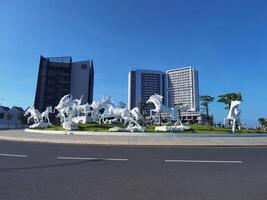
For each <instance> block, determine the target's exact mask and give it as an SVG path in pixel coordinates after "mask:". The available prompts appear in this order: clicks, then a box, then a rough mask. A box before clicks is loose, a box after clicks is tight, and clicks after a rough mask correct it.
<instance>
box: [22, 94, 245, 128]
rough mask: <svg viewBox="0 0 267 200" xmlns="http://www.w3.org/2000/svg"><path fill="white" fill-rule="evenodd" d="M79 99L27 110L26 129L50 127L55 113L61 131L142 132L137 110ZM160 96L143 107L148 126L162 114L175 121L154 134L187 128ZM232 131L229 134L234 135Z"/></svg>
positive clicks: (234, 113) (233, 113) (234, 116)
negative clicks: (94, 127)
mask: <svg viewBox="0 0 267 200" xmlns="http://www.w3.org/2000/svg"><path fill="white" fill-rule="evenodd" d="M82 98H83V97H82V96H81V98H80V99H74V98H73V96H72V95H70V94H68V95H65V96H63V97H62V98H61V99H60V101H59V103H58V105H57V106H55V107H54V109H53V108H52V106H49V107H47V108H46V110H45V111H44V112H42V113H40V112H39V111H38V110H37V109H35V108H34V106H31V107H29V108H28V109H27V110H26V112H25V114H24V116H27V115H29V117H28V119H27V122H28V123H30V122H31V121H33V124H32V125H31V126H30V128H47V127H50V126H52V124H51V122H50V120H49V114H50V113H55V114H56V115H55V116H56V117H57V118H59V119H60V123H61V125H62V127H63V128H64V129H65V130H77V129H78V124H86V123H99V124H102V123H103V124H112V123H122V124H123V125H124V127H125V128H121V127H114V128H111V129H109V131H130V132H145V130H146V120H145V118H144V117H143V116H142V114H141V113H140V111H139V108H138V107H135V108H133V109H132V110H129V109H127V108H122V107H116V106H115V105H114V104H113V103H112V101H111V97H104V98H103V99H102V100H100V101H93V102H92V104H89V103H86V104H82ZM162 100H163V97H162V96H161V95H158V94H154V95H152V96H151V97H150V98H149V99H148V100H147V102H146V103H147V104H153V105H154V109H151V110H150V119H151V121H150V122H151V123H155V124H157V123H158V121H157V119H160V114H161V113H166V114H167V115H168V116H169V119H170V121H172V122H175V124H174V125H173V126H166V125H165V126H156V128H155V130H156V131H176V130H187V129H190V127H188V126H184V125H183V124H182V122H181V119H180V118H179V117H178V114H177V108H170V107H167V106H165V105H164V104H163V102H162ZM239 105H240V102H239V103H238V102H236V101H234V102H232V104H231V108H230V111H229V114H228V116H227V120H231V121H232V124H233V126H236V123H238V122H239V121H240V117H239V116H240V110H239V109H238V106H239ZM186 109H187V106H184V107H180V110H182V111H186ZM234 130H235V129H234V128H233V132H234Z"/></svg>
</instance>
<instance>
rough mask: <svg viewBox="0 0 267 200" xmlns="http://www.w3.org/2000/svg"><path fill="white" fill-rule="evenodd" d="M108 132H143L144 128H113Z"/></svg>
mask: <svg viewBox="0 0 267 200" xmlns="http://www.w3.org/2000/svg"><path fill="white" fill-rule="evenodd" d="M108 131H109V132H145V131H146V128H145V127H142V126H128V127H127V128H122V127H117V126H116V127H113V128H110V129H109V130H108Z"/></svg>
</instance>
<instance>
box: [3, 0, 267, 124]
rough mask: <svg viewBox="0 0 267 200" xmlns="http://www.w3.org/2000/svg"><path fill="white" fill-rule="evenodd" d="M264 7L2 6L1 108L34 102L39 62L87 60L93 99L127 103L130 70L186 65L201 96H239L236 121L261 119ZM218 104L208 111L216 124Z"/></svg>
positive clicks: (49, 1) (137, 0) (99, 2)
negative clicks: (195, 73) (61, 58)
mask: <svg viewBox="0 0 267 200" xmlns="http://www.w3.org/2000/svg"><path fill="white" fill-rule="evenodd" d="M266 10H267V1H265V0H262V1H260V0H250V1H246V0H220V1H218V0H201V1H200V0H176V1H170V0H161V1H157V0H146V1H145V0H106V1H103V0H95V1H90V0H84V1H82V0H75V1H73V0H27V1H23V0H1V1H0V26H1V27H0V99H2V98H3V99H4V100H2V101H0V102H1V103H2V104H3V105H7V106H12V105H18V106H22V107H24V108H25V107H27V106H28V105H30V104H32V103H33V100H34V95H35V88H36V79H37V72H38V64H39V58H40V55H43V56H51V57H53V56H67V55H70V56H72V58H73V60H74V61H78V60H83V59H93V60H94V64H95V88H94V99H100V98H101V97H102V96H103V95H111V96H112V98H113V100H114V101H115V102H116V101H119V100H121V101H124V102H127V74H128V71H129V70H131V69H156V70H162V71H165V70H168V69H173V68H176V67H182V66H186V65H192V66H193V67H195V68H196V69H197V70H198V71H199V75H200V94H201V95H206V94H208V95H211V96H214V97H217V95H219V94H223V93H228V92H241V93H242V95H243V98H244V102H243V104H242V110H243V111H242V117H243V120H244V121H246V122H247V123H248V124H249V125H251V126H252V125H256V123H257V119H258V118H259V117H267V102H266V101H267V92H266V91H267V90H266V85H267V78H266V76H267V25H266V22H267V12H266ZM225 112H226V111H225V110H224V105H222V104H220V103H216V102H215V103H213V104H211V113H213V114H215V118H216V120H217V121H222V120H223V118H224V116H225V115H226V113H225Z"/></svg>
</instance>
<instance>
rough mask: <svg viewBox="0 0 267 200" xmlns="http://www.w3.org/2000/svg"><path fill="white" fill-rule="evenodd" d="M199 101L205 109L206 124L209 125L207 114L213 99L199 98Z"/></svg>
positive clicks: (207, 97) (208, 97) (209, 97)
mask: <svg viewBox="0 0 267 200" xmlns="http://www.w3.org/2000/svg"><path fill="white" fill-rule="evenodd" d="M200 101H201V105H202V106H203V107H204V108H205V111H206V116H207V122H208V124H209V125H211V120H210V114H209V104H210V103H211V102H213V101H214V97H211V96H209V95H205V96H200Z"/></svg>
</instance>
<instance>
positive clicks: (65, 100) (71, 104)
mask: <svg viewBox="0 0 267 200" xmlns="http://www.w3.org/2000/svg"><path fill="white" fill-rule="evenodd" d="M78 101H79V100H77V99H75V100H74V99H73V97H72V95H70V94H68V95H65V96H63V97H62V98H61V99H60V101H59V103H58V105H57V106H56V107H55V108H54V109H55V110H58V112H59V113H58V115H57V117H60V122H61V124H62V127H63V128H64V129H66V130H74V129H78V127H77V125H76V124H75V123H73V121H72V120H73V118H74V117H75V116H76V113H77V109H76V107H77V104H78V103H77V102H78Z"/></svg>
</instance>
